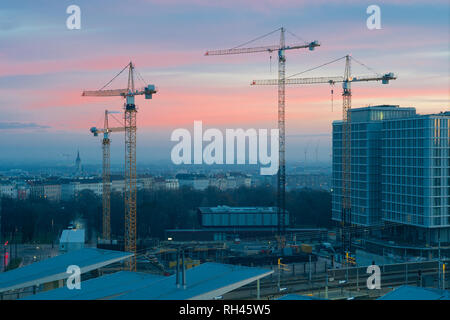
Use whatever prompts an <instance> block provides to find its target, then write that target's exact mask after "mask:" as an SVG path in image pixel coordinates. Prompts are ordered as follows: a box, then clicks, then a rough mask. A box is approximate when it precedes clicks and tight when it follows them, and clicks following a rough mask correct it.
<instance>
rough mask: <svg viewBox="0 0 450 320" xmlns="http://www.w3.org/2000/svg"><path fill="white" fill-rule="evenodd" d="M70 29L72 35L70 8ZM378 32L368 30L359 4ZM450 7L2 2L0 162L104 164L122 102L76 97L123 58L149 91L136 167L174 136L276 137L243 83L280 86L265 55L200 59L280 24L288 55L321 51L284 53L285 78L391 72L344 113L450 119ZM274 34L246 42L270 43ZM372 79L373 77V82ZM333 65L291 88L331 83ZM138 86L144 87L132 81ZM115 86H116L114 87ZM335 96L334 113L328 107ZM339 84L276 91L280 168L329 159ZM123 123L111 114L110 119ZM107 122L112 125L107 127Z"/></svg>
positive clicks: (268, 91)
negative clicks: (367, 110)
mask: <svg viewBox="0 0 450 320" xmlns="http://www.w3.org/2000/svg"><path fill="white" fill-rule="evenodd" d="M73 4H75V5H78V6H79V7H80V9H81V29H79V30H69V29H68V28H67V26H66V20H67V18H68V17H69V14H68V13H66V9H67V7H68V6H70V5H73ZM372 4H376V5H378V6H379V7H380V10H381V29H375V30H369V29H368V28H367V25H366V20H367V18H368V17H369V16H370V15H369V14H367V13H366V9H367V7H368V6H369V5H372ZM449 10H450V8H449V3H448V1H447V0H443V1H440V0H436V1H425V0H412V1H401V0H393V1H377V2H375V1H372V0H371V1H356V0H341V1H338V0H336V1H324V0H317V1H306V0H277V1H275V0H239V1H237V0H227V1H219V0H192V1H182V0H154V1H152V0H134V1H118V0H109V1H106V0H99V1H92V0H78V1H72V0H71V1H65V0H59V1H49V0H41V1H32V0H22V1H2V2H1V3H0V112H1V115H0V163H10V164H11V163H12V164H14V163H17V164H19V163H24V162H25V163H29V162H31V163H34V162H36V163H37V162H45V161H47V162H48V161H50V162H52V161H54V162H73V161H74V159H75V157H76V152H77V150H78V149H79V150H80V154H81V158H82V160H83V161H84V163H101V141H100V137H93V136H92V135H91V134H90V133H89V128H90V127H92V126H97V127H101V126H102V124H103V116H104V110H105V109H108V110H114V111H121V110H122V107H123V99H122V98H120V97H108V98H97V97H82V96H81V92H82V91H83V90H96V89H99V88H101V87H102V86H103V85H104V84H106V83H107V82H108V81H109V80H110V79H112V78H113V77H114V76H115V75H116V74H117V73H118V72H119V71H120V70H121V69H122V68H123V67H124V66H125V65H126V64H127V63H128V62H129V61H130V60H132V61H133V62H134V64H135V65H136V69H137V70H138V71H139V73H140V74H141V76H142V78H143V79H144V80H145V82H147V83H151V84H155V85H156V86H157V88H158V93H157V94H156V95H155V96H154V97H153V99H152V100H144V99H143V98H142V97H139V98H137V106H138V120H137V121H138V137H137V141H138V149H137V152H138V161H141V162H146V161H148V162H152V161H168V160H170V150H171V148H172V147H173V146H174V145H175V143H174V142H171V141H170V135H171V133H172V131H173V130H175V129H177V128H186V129H188V130H190V131H192V130H193V122H194V121H195V120H200V121H202V122H203V127H204V128H219V129H221V130H225V129H226V128H243V129H248V128H255V129H260V128H268V129H270V128H276V126H277V89H276V87H269V86H250V85H249V84H250V82H251V81H252V80H253V79H274V78H276V77H277V62H276V58H277V56H276V54H273V55H272V57H271V55H270V54H269V53H257V54H247V55H233V56H208V57H207V56H204V53H205V51H207V50H214V49H227V48H233V47H236V46H238V45H240V44H243V43H245V42H247V41H249V40H252V39H255V38H257V37H258V36H261V35H264V34H267V33H269V32H271V31H273V30H276V29H278V28H280V27H285V28H286V29H287V30H288V31H289V32H288V33H287V34H286V42H287V43H288V44H295V43H299V42H300V43H303V42H305V41H306V42H309V41H312V40H318V41H319V42H320V43H321V46H320V47H318V48H316V50H314V51H309V50H291V51H287V52H286V56H287V62H286V75H287V76H290V75H293V74H295V73H299V72H302V71H304V70H307V69H310V68H313V67H316V66H319V65H322V64H324V63H327V62H329V61H332V60H335V59H337V58H340V57H343V56H345V55H346V54H351V55H352V57H354V58H355V59H356V60H357V61H359V62H362V63H363V64H364V66H368V67H369V68H366V67H364V66H363V65H359V64H358V63H355V62H353V65H352V74H353V75H355V76H357V75H370V74H374V73H375V72H377V73H385V72H394V73H395V74H396V75H397V76H398V79H397V80H395V81H391V83H390V84H389V85H382V84H380V83H379V82H369V83H357V84H354V85H353V86H352V90H353V91H352V94H353V97H352V107H353V108H355V107H364V106H368V105H377V104H393V105H400V106H401V107H415V108H417V112H418V113H423V114H426V113H436V112H440V111H445V110H449V109H450V108H449V90H450V89H449V88H450V80H449V79H450V78H449V75H450V72H449V71H450V70H449V69H450V65H449V51H450V46H449V39H450V34H449V33H450V31H449V30H450V25H449V15H450V12H449ZM277 43H279V33H277V32H276V33H274V34H272V35H270V36H268V37H266V38H263V39H260V40H257V41H255V42H253V43H251V44H249V45H251V46H253V45H254V46H259V45H275V44H277ZM372 71H373V72H372ZM343 73H344V61H343V60H340V61H338V62H336V63H333V64H330V65H326V66H325V67H323V68H319V69H317V70H314V71H312V72H308V73H304V74H302V75H301V77H316V76H342V75H343ZM138 84H142V82H139V83H138ZM111 87H112V88H121V87H126V77H118V78H117V79H116V80H115V81H114V82H113V83H112V84H111ZM331 89H333V91H334V94H333V105H332V102H331V97H332V95H331ZM340 93H341V87H340V86H339V85H338V84H336V86H335V87H334V88H331V87H330V86H329V85H328V84H319V85H310V86H290V87H288V88H287V89H286V128H287V129H286V131H287V151H286V158H287V160H288V161H303V160H304V159H305V155H304V154H305V151H306V155H307V157H306V160H307V161H309V162H312V161H314V159H315V150H317V152H318V155H319V158H320V160H321V161H329V160H330V153H331V135H330V133H331V123H332V121H334V120H339V119H341V118H342V97H341V95H340ZM115 116H116V117H118V118H119V119H120V117H121V115H119V114H116V115H115ZM111 123H112V124H117V125H120V124H119V123H118V122H116V121H115V120H114V119H112V120H111ZM123 140H124V139H123V135H122V134H121V133H117V134H114V135H113V137H112V151H111V152H112V162H113V163H114V162H116V163H120V162H121V161H122V160H123V154H124V145H123Z"/></svg>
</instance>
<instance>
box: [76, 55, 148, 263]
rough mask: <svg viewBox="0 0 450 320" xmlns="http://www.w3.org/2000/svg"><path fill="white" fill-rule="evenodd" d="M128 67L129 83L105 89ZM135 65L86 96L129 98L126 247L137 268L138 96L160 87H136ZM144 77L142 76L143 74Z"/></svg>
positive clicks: (126, 157) (126, 106)
mask: <svg viewBox="0 0 450 320" xmlns="http://www.w3.org/2000/svg"><path fill="white" fill-rule="evenodd" d="M125 70H128V86H127V88H125V89H112V90H105V88H106V87H107V86H108V85H109V84H111V82H113V81H114V79H116V78H117V77H118V76H119V75H120V74H121V73H122V72H124V71H125ZM135 72H136V71H135V67H134V64H133V62H131V61H130V63H128V64H127V65H126V66H125V67H124V68H123V69H122V70H121V71H120V72H119V73H118V74H117V75H116V76H115V77H114V78H113V79H111V80H110V81H109V82H108V83H107V84H105V85H104V86H103V87H102V88H101V89H100V90H95V91H83V93H82V96H91V97H111V96H120V97H123V98H124V99H125V103H124V110H125V112H124V127H125V175H124V176H125V192H124V200H125V235H124V242H125V244H124V249H125V251H128V252H132V253H134V255H133V257H131V258H130V259H129V260H127V262H126V267H127V269H129V270H130V271H133V270H134V271H136V196H137V183H136V178H137V174H136V113H137V109H136V105H135V99H134V97H135V96H137V95H144V97H145V99H152V96H153V94H155V93H156V92H157V91H156V88H155V85H153V84H147V85H145V87H143V88H139V89H136V88H135V85H134V84H135ZM141 79H142V77H141Z"/></svg>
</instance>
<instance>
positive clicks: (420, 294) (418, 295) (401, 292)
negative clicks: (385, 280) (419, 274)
mask: <svg viewBox="0 0 450 320" xmlns="http://www.w3.org/2000/svg"><path fill="white" fill-rule="evenodd" d="M377 300H450V291H449V290H440V289H434V288H422V287H414V286H406V285H404V286H400V287H398V288H396V289H394V290H392V291H391V292H389V293H387V294H385V295H384V296H382V297H380V298H378V299H377Z"/></svg>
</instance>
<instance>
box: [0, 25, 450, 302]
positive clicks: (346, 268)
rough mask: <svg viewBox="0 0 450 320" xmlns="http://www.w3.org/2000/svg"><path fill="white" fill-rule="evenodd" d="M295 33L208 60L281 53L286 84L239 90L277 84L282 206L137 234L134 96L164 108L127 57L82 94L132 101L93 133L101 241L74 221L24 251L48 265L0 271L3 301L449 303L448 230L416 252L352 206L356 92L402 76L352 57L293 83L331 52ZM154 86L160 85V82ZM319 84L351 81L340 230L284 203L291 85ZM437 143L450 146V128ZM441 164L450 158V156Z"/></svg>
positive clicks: (345, 98) (343, 128)
mask: <svg viewBox="0 0 450 320" xmlns="http://www.w3.org/2000/svg"><path fill="white" fill-rule="evenodd" d="M286 33H290V31H288V30H286V29H285V28H284V27H281V28H279V29H276V30H274V31H272V32H271V33H268V34H265V35H263V36H260V37H258V38H256V39H254V40H251V41H248V42H246V43H244V44H243V45H240V46H237V47H234V48H231V49H224V50H211V51H207V52H206V53H205V54H204V63H205V64H207V63H208V62H209V61H210V60H209V59H214V57H215V56H222V55H240V54H249V55H250V54H270V55H272V54H274V55H276V59H277V64H278V70H277V74H278V77H277V78H275V79H261V80H251V81H250V79H249V81H248V82H247V83H243V84H242V85H243V86H244V85H247V86H248V85H251V86H266V87H267V90H272V87H273V86H274V87H275V88H273V90H277V97H278V99H277V101H274V103H273V105H274V106H273V107H274V108H276V110H277V115H278V118H277V119H273V121H274V122H275V121H276V123H277V129H278V132H279V139H278V158H279V164H278V171H277V177H276V195H277V196H276V203H275V204H274V206H272V207H260V206H254V207H252V206H246V207H236V206H224V205H221V206H217V207H213V206H204V207H199V208H198V209H197V211H196V213H195V214H196V219H198V221H200V228H193V229H168V230H165V238H164V239H145V238H141V237H140V236H139V234H138V231H137V230H138V225H139V217H140V215H141V214H145V213H144V212H138V210H137V207H138V205H137V184H138V183H137V178H138V174H137V163H138V161H137V153H136V146H137V144H139V140H138V139H137V131H138V127H139V112H138V107H137V105H136V104H135V97H136V96H143V97H144V98H145V99H148V100H151V101H149V103H148V104H149V105H150V104H154V105H157V104H158V96H159V95H161V94H164V93H162V92H163V91H161V92H160V91H159V89H158V88H157V85H156V84H150V83H147V82H145V80H144V79H143V78H142V76H141V75H140V74H139V72H138V69H137V68H136V66H135V64H134V63H133V62H132V61H130V62H129V63H128V64H127V65H126V66H125V67H123V69H122V70H121V71H120V72H119V73H118V74H117V75H116V76H115V77H114V78H112V79H111V80H109V81H108V82H107V83H106V84H105V85H104V86H102V87H101V88H100V89H99V90H85V91H83V92H82V93H81V94H82V96H83V97H98V99H102V98H103V97H121V98H123V105H122V110H121V111H119V109H118V107H120V106H109V107H108V110H98V113H99V114H101V113H104V123H103V128H97V127H92V128H90V134H91V135H93V136H94V137H98V136H99V137H100V138H101V141H99V148H98V150H97V151H98V152H99V153H100V152H101V154H102V217H101V219H102V230H101V237H100V238H99V239H98V241H97V243H96V244H95V245H92V244H87V243H85V236H84V231H83V228H82V227H81V228H80V227H77V226H75V225H72V226H70V227H68V228H67V230H64V231H63V233H62V234H61V237H60V241H59V247H56V248H55V247H53V245H52V247H49V246H48V247H45V246H41V248H40V249H36V248H35V247H36V246H34V245H33V246H29V247H27V246H23V247H20V250H21V251H23V252H26V251H27V250H28V251H29V253H28V255H30V256H33V255H34V256H35V255H36V253H35V252H45V253H44V255H45V256H47V258H43V259H37V260H39V261H36V258H35V260H34V261H30V262H29V263H27V264H26V265H23V266H20V267H19V268H15V269H13V270H10V271H6V272H3V273H1V274H0V298H1V299H2V300H16V299H25V300H59V299H61V300H99V299H112V300H323V299H328V300H353V299H356V300H357V299H369V300H375V299H398V298H399V297H400V299H401V298H408V297H410V296H409V295H411V297H417V298H418V299H420V298H421V297H425V296H426V295H434V297H436V299H446V300H448V299H450V294H449V291H448V290H446V289H447V288H449V287H450V280H449V279H450V277H448V276H446V266H448V263H449V262H450V259H449V258H450V241H447V240H448V239H447V240H444V239H445V237H444V231H443V233H442V241H441V234H439V243H433V242H430V243H431V244H430V245H428V244H427V245H423V246H413V245H410V246H408V245H403V244H400V242H398V243H387V242H386V241H385V242H383V244H380V243H376V242H377V241H378V240H379V241H380V242H381V240H380V239H382V238H383V237H385V233H384V232H385V230H387V229H389V230H394V229H395V228H398V227H401V226H402V224H401V223H400V222H397V221H395V220H381V219H380V220H379V221H377V222H374V223H361V221H359V220H358V217H359V216H360V215H361V214H360V213H358V212H359V211H358V210H359V209H354V208H353V206H355V203H356V202H355V200H354V199H356V198H358V195H357V194H356V193H357V192H358V191H359V189H358V188H360V187H359V186H358V185H356V186H355V185H353V183H355V181H356V180H357V179H356V180H355V178H354V176H352V174H354V172H355V170H357V169H355V167H356V168H358V166H360V164H359V163H358V162H357V161H356V160H355V152H354V150H356V149H355V148H357V147H358V146H359V145H358V143H359V140H355V138H354V136H352V132H353V130H355V129H354V126H353V123H354V122H356V121H359V120H358V118H356V119H352V116H351V115H352V114H353V115H357V113H355V112H356V111H352V92H353V88H352V86H353V85H357V83H359V82H364V83H366V82H374V85H378V84H382V85H388V84H389V83H390V81H394V80H396V79H397V76H396V75H395V74H394V73H393V72H385V73H381V74H379V73H376V72H374V71H373V69H372V68H370V67H368V66H367V65H366V64H364V63H362V62H360V61H359V58H358V60H356V59H355V58H354V57H353V56H352V55H350V54H346V55H344V56H342V57H340V58H337V59H334V60H332V61H328V62H325V63H322V64H321V65H319V66H315V67H308V68H307V69H306V70H305V71H302V72H297V73H294V74H292V75H289V76H287V75H286V65H287V57H288V55H289V54H290V53H293V52H295V51H307V52H308V54H314V53H315V51H316V50H321V48H322V47H326V43H324V44H322V43H320V42H319V41H318V40H314V41H307V42H297V43H293V44H287V43H286V39H285V35H286ZM273 34H279V42H278V43H275V44H273V45H271V46H255V47H253V46H251V44H252V42H254V41H256V40H259V39H261V38H264V37H265V36H269V35H273ZM305 61H307V58H306V57H305ZM339 62H343V63H344V66H343V70H342V71H343V75H342V76H330V77H299V76H300V75H301V74H304V73H306V72H310V71H313V70H317V69H319V68H325V67H327V66H328V65H330V64H334V63H339ZM305 64H306V62H305ZM354 64H357V65H358V66H359V67H360V68H363V69H365V70H366V71H368V72H369V75H367V74H356V75H355V74H353V73H352V66H353V65H354ZM118 67H120V66H118ZM118 69H119V68H118ZM122 75H127V86H126V87H125V88H120V89H115V87H114V85H115V82H114V81H115V80H116V79H118V78H120V76H122ZM154 81H155V82H156V83H157V79H154ZM138 83H139V85H138ZM316 84H328V85H329V86H330V88H331V98H332V99H333V97H334V91H333V90H334V85H339V86H342V90H340V91H339V96H342V98H341V99H342V100H341V102H339V103H342V112H341V117H340V118H339V119H335V120H336V121H337V122H336V123H337V124H336V125H339V131H333V139H336V140H333V141H338V142H336V144H334V145H333V148H336V150H338V151H337V152H335V149H333V161H334V162H333V164H334V163H335V162H336V163H339V166H340V167H339V170H337V169H336V168H337V167H334V166H333V184H332V187H333V190H332V191H333V222H334V223H335V226H334V228H332V229H326V228H311V227H308V226H304V227H302V226H298V225H293V224H292V223H291V222H290V215H289V212H288V210H287V208H286V185H287V178H286V155H285V154H286V150H287V149H288V148H289V145H288V144H286V105H287V104H288V101H289V97H288V96H287V95H286V87H287V86H296V85H307V86H314V85H316ZM376 90H383V89H382V88H376ZM147 107H148V106H147V105H141V106H140V108H147ZM375 107H377V108H381V110H382V112H383V110H391V109H392V110H394V111H395V110H397V109H395V108H394V107H390V109H389V108H387V107H383V106H375ZM375 107H373V108H375ZM370 108H371V107H368V112H372V110H373V109H370ZM383 108H384V109H383ZM400 109H401V108H400ZM113 110H114V111H113ZM377 110H378V109H377ZM385 117H387V116H385ZM439 117H440V118H439V119H443V120H442V121H447V122H446V123H449V122H450V121H449V120H448V118H449V115H448V114H442V115H440V116H439ZM381 120H383V119H381ZM381 120H380V121H381ZM443 123H444V122H443ZM447 128H448V127H447ZM86 131H87V130H86ZM447 131H448V130H447ZM443 132H444V131H443ZM122 133H123V138H122V136H121V135H122ZM86 134H88V133H86ZM353 134H354V133H353ZM112 135H113V136H115V137H116V139H117V140H118V139H124V145H125V157H124V163H123V165H124V171H123V177H124V192H123V200H124V212H123V216H124V234H123V237H114V236H112V232H111V167H110V166H111V136H112ZM333 143H334V142H333ZM439 143H442V146H443V147H444V148H447V150H448V146H449V133H448V132H447V133H446V136H443V137H442V140H441V142H439ZM354 144H356V145H354ZM100 149H101V150H100ZM305 152H306V151H305ZM447 152H448V151H447ZM442 157H443V158H445V157H448V153H447V154H444V155H442ZM305 158H306V153H305ZM444 160H445V159H444ZM368 166H369V164H367V167H368ZM447 168H448V165H447ZM356 172H358V171H356ZM447 172H448V171H447ZM375 175H376V174H375ZM379 175H380V173H379ZM442 179H445V178H444V177H443V178H442ZM443 181H444V180H443ZM447 183H448V182H447ZM352 193H353V194H352ZM379 201H380V200H379ZM447 201H448V199H447ZM335 203H336V205H335ZM447 203H448V202H447ZM447 207H448V204H447ZM335 212H337V213H335ZM445 232H447V231H445ZM383 239H384V238H383ZM5 248H6V245H5ZM5 250H6V249H5ZM16 250H17V248H16ZM16 255H17V253H16ZM5 261H6V260H5ZM74 265H75V266H78V267H79V273H80V277H81V283H80V286H81V289H79V290H72V289H70V288H69V284H70V283H71V281H72V277H71V275H72V274H71V273H68V272H67V268H68V266H74ZM375 267H376V268H377V270H378V271H379V272H380V274H381V287H376V283H377V281H376V280H373V282H372V280H371V279H372V276H373V275H376V271H373V268H375ZM371 268H372V269H371ZM369 278H370V279H369ZM374 279H375V278H374ZM378 283H379V282H378ZM372 284H373V286H375V287H373V286H372ZM396 295H397V296H396ZM414 295H415V296H414ZM411 297H410V298H411Z"/></svg>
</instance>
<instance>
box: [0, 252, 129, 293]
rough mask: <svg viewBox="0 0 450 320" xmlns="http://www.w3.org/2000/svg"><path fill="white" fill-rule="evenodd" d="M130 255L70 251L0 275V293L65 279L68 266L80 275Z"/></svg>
mask: <svg viewBox="0 0 450 320" xmlns="http://www.w3.org/2000/svg"><path fill="white" fill-rule="evenodd" d="M132 255H133V254H132V253H129V252H122V251H112V250H104V249H97V248H84V249H80V250H75V251H71V252H69V253H66V254H62V255H59V256H56V257H53V258H49V259H46V260H42V261H39V262H35V263H32V264H29V265H27V266H24V267H21V268H17V269H14V270H11V271H7V272H3V273H0V292H4V291H9V290H14V289H20V288H26V287H30V286H34V285H40V284H43V283H47V282H52V281H56V280H61V279H66V278H68V277H69V275H70V274H68V273H67V272H66V270H67V267H68V266H70V265H77V266H78V267H80V269H81V273H85V272H88V271H91V270H95V269H98V268H101V267H104V266H106V265H108V264H111V263H114V262H118V261H121V260H124V259H126V258H128V257H131V256H132Z"/></svg>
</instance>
